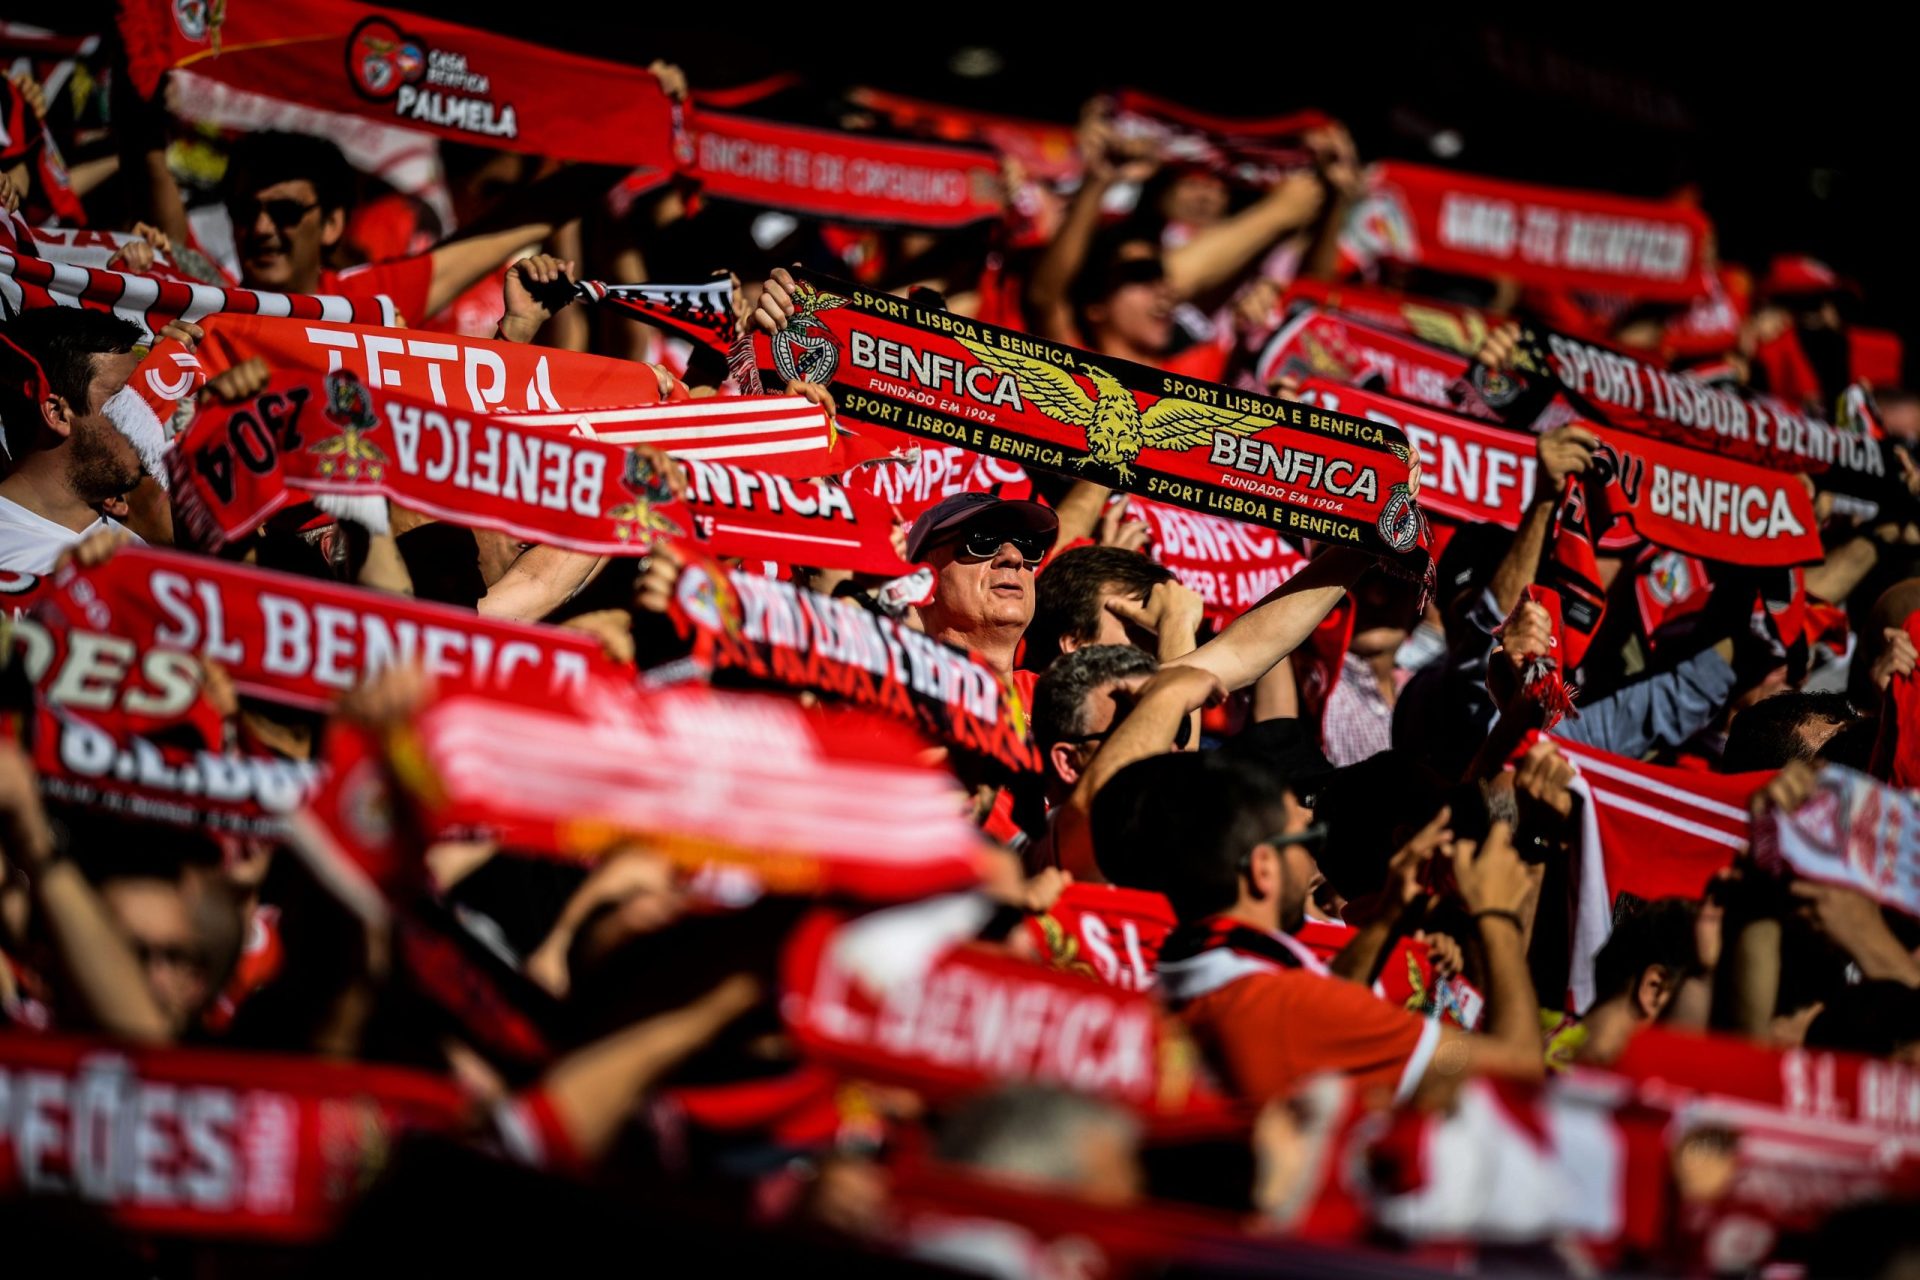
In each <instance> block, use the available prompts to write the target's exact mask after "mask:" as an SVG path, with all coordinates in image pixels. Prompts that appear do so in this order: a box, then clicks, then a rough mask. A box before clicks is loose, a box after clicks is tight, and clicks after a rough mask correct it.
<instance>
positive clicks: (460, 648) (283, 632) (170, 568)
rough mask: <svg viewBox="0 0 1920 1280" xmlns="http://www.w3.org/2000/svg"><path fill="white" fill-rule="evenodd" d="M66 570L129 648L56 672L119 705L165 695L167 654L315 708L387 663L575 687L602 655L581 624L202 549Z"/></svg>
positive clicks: (604, 665) (487, 682)
mask: <svg viewBox="0 0 1920 1280" xmlns="http://www.w3.org/2000/svg"><path fill="white" fill-rule="evenodd" d="M77 578H78V579H79V580H80V581H83V582H85V583H86V584H87V587H86V590H87V591H88V593H89V598H90V600H91V601H97V602H98V606H99V608H100V609H101V610H104V612H102V613H99V614H97V615H96V616H97V617H98V618H99V620H100V626H99V629H100V630H101V631H102V632H104V633H106V634H109V635H112V636H116V637H119V638H121V639H124V640H127V641H131V642H132V646H133V647H132V652H131V654H130V655H128V658H129V659H130V660H126V661H123V660H122V659H121V657H120V655H117V654H107V653H97V654H90V656H89V657H88V659H87V662H86V663H85V664H84V667H83V669H82V670H79V671H76V672H74V673H71V674H69V675H66V676H64V677H61V678H62V679H63V680H64V681H65V682H66V683H68V684H71V685H73V686H74V687H84V688H86V689H88V690H89V691H90V692H91V693H92V695H93V696H94V697H96V698H98V699H111V701H112V703H113V704H114V705H116V706H119V707H125V706H126V705H127V704H129V703H131V704H133V705H135V706H156V705H164V704H165V699H166V698H167V697H168V696H169V690H170V689H172V687H173V684H174V682H175V681H177V680H178V679H179V675H178V673H177V672H176V670H175V664H174V662H173V658H174V657H175V656H176V655H177V654H179V653H190V654H194V655H197V656H199V657H201V658H204V659H206V660H207V661H209V662H214V663H217V664H219V666H220V668H221V669H222V670H223V671H225V672H226V674H227V675H228V676H229V677H230V678H231V679H232V680H233V683H234V687H235V688H236V689H237V690H238V691H239V692H240V693H242V694H248V695H251V696H253V697H258V698H265V699H268V700H269V701H273V702H284V703H287V704H289V705H292V706H298V707H306V708H310V709H313V710H325V709H327V708H329V707H331V706H332V705H333V703H334V702H335V700H337V699H338V698H339V697H340V695H341V694H343V693H346V692H348V691H349V690H351V689H355V688H358V687H359V686H360V685H361V684H363V683H365V681H366V680H367V679H368V678H369V677H371V676H373V675H375V674H377V673H378V672H380V671H382V670H384V669H386V668H387V667H390V666H395V665H403V666H404V665H418V666H420V667H421V668H423V669H424V670H425V671H427V673H428V674H430V675H433V676H435V677H437V678H440V679H448V680H457V681H460V682H462V683H469V684H473V685H475V686H477V687H479V688H482V689H487V688H509V687H519V688H525V689H527V690H529V691H531V692H533V693H535V694H539V695H544V696H549V697H558V696H563V695H565V694H567V693H568V692H570V691H576V690H579V689H581V688H584V687H585V685H586V683H587V679H588V676H589V674H590V673H594V672H602V671H610V670H611V666H612V664H611V663H610V662H609V661H608V660H607V659H606V658H604V657H603V656H602V655H601V652H600V647H599V645H598V644H597V643H595V642H594V641H593V640H592V639H591V638H589V637H588V636H587V635H586V634H585V633H584V632H579V631H573V630H569V629H566V628H562V627H539V626H526V625H522V624H520V623H514V622H501V621H497V620H495V619H492V618H485V617H481V616H480V615H478V614H475V613H471V612H469V611H467V610H464V609H455V608H452V607H450V606H447V605H438V604H431V603H428V602H426V601H422V600H415V599H413V598H411V597H409V596H399V595H393V594H390V593H388V592H382V591H366V590H361V589H359V588H356V587H347V586H341V585H339V584H337V583H334V582H329V581H323V580H320V579H317V578H303V577H296V576H294V575H293V574H287V573H273V572H270V571H268V570H265V569H256V568H253V567H252V566H250V565H245V564H234V563H232V562H229V561H225V560H216V559H213V558H211V557H208V556H190V555H182V554H179V553H177V552H172V551H162V550H157V549H150V548H147V547H129V548H127V549H126V550H123V551H120V552H118V553H117V554H115V555H114V557H113V558H112V559H110V560H108V561H107V562H106V563H105V564H102V565H99V566H96V567H94V568H91V569H85V570H82V571H80V572H79V573H78V575H77ZM28 644H29V652H28V654H27V657H26V662H27V666H28V670H29V672H31V671H32V670H33V669H34V665H35V660H34V654H33V647H32V646H33V642H32V641H31V639H29V641H28ZM70 660H71V659H70Z"/></svg>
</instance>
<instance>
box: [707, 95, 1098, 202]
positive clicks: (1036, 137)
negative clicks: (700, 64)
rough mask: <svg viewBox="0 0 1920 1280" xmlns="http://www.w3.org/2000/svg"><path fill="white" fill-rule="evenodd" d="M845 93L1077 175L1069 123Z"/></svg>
mask: <svg viewBox="0 0 1920 1280" xmlns="http://www.w3.org/2000/svg"><path fill="white" fill-rule="evenodd" d="M700 96H701V100H702V101H705V100H706V99H707V98H709V97H710V96H711V95H710V94H707V93H705V92H702V94H701V95H700ZM847 98H848V100H849V101H851V102H853V103H855V104H856V105H858V106H862V107H865V108H866V109H867V110H869V111H872V112H876V113H877V114H879V115H882V116H885V117H886V119H887V121H888V122H889V123H890V124H892V125H893V126H894V127H895V128H896V129H903V130H910V131H912V132H915V133H924V134H927V135H929V136H931V137H935V138H939V139H940V140H941V141H943V142H961V143H966V142H972V143H982V144H985V145H986V146H989V147H992V148H993V149H994V150H995V151H997V152H999V153H1000V154H1001V155H1003V156H1005V157H1007V158H1008V159H1009V160H1013V161H1016V162H1017V163H1018V164H1019V165H1020V167H1021V169H1023V170H1024V171H1025V172H1026V176H1027V177H1029V178H1034V179H1038V180H1040V181H1042V182H1073V181H1077V180H1078V179H1079V177H1080V170H1081V162H1080V143H1079V140H1078V139H1077V138H1076V137H1075V131H1074V127H1073V126H1072V125H1070V124H1055V123H1053V122H1052V121H1045V120H1018V119H1015V118H1014V117H1012V116H1002V115H995V114H993V113H992V112H988V111H969V110H967V109H965V108H963V107H950V106H947V105H946V104H945V103H940V102H923V101H921V100H920V99H918V98H909V97H905V96H903V95H901V94H898V93H887V92H885V91H883V90H880V89H867V88H860V89H855V90H853V91H852V92H850V93H848V95H847ZM716 105H717V104H716Z"/></svg>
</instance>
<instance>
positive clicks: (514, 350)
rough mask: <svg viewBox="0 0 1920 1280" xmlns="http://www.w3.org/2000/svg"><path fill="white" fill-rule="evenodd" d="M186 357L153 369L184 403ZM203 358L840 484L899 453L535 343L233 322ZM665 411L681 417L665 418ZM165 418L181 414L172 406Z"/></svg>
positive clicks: (806, 414)
mask: <svg viewBox="0 0 1920 1280" xmlns="http://www.w3.org/2000/svg"><path fill="white" fill-rule="evenodd" d="M177 350H178V348H177V347H176V346H175V345H174V344H172V343H162V344H160V346H158V347H156V348H155V351H154V355H153V356H150V357H149V358H148V364H149V365H152V366H156V367H159V368H160V372H161V374H164V375H165V377H166V379H168V380H169V381H168V385H169V389H171V388H172V387H179V388H181V390H177V391H173V392H172V396H173V398H175V399H177V398H178V397H179V396H180V395H182V394H185V389H186V383H184V382H183V381H182V380H181V379H180V378H179V377H178V376H177V374H175V373H174V371H173V370H172V369H171V367H170V366H163V365H162V364H161V359H162V357H163V355H165V354H166V353H169V352H176V351H177ZM200 354H201V355H202V356H203V357H205V365H206V372H207V375H208V376H209V377H212V376H215V375H218V374H219V373H221V372H222V371H224V370H226V369H229V368H231V367H233V366H234V365H236V364H239V363H241V362H242V361H244V360H246V359H248V358H250V357H253V356H260V357H262V358H264V359H265V360H266V361H267V363H268V364H270V365H271V366H272V367H273V368H275V369H276V370H278V369H286V370H290V371H305V372H308V373H314V374H320V373H329V372H332V371H333V370H335V369H340V368H345V369H348V370H350V371H352V372H354V373H357V374H359V375H360V376H361V379H362V380H363V381H364V382H365V383H366V384H367V385H368V386H369V387H374V388H381V387H385V388H390V389H392V390H395V391H398V392H400V393H401V394H403V395H409V396H413V397H416V398H417V399H421V400H430V401H432V402H433V403H435V404H437V405H441V406H443V407H445V408H449V409H456V410H461V411H464V412H471V413H483V414H490V415H495V416H501V417H505V418H507V419H508V420H509V421H511V422H514V423H516V424H518V425H521V426H527V427H539V428H541V429H543V430H544V431H546V432H548V433H550V434H559V435H583V434H591V435H593V436H594V437H596V438H597V439H600V440H602V441H605V442H607V443H609V444H651V445H653V446H655V447H656V448H659V449H664V450H666V451H667V452H669V453H672V454H674V455H675V456H676V457H681V458H704V459H707V460H709V461H722V462H739V463H742V464H743V465H746V466H750V467H754V468H756V469H758V470H762V471H775V472H778V473H779V474H781V475H783V476H788V477H812V476H823V475H831V474H834V473H835V472H838V471H843V470H845V469H847V468H848V467H850V466H854V465H856V464H858V463H861V462H865V461H868V460H870V459H874V458H879V457H885V456H887V455H888V454H889V453H890V452H891V451H892V449H893V448H894V447H895V446H896V444H897V441H894V440H891V439H889V440H887V441H879V440H874V439H869V438H866V437H863V436H861V435H859V434H856V433H854V432H849V431H842V430H840V429H839V428H838V427H837V426H836V425H835V424H834V422H833V420H832V419H830V418H829V417H828V416H827V414H826V412H825V410H823V409H821V408H818V407H817V406H814V405H811V404H809V403H808V402H807V401H805V400H803V399H801V398H799V397H797V396H785V395H776V396H768V397H755V398H742V397H733V396H718V397H712V398H705V399H700V400H693V399H690V398H689V395H688V392H687V389H686V388H685V387H684V386H682V385H681V384H680V383H679V381H678V380H676V379H673V378H672V377H671V375H668V380H669V385H668V388H667V391H666V393H665V394H664V395H663V394H662V393H661V389H660V376H659V375H658V374H657V373H656V371H655V368H654V366H652V365H647V364H639V363H635V362H634V361H631V360H615V359H611V358H609V357H606V356H594V355H587V354H584V353H581V352H575V351H562V350H558V349H556V348H553V347H536V346H529V345H527V344H524V343H514V342H495V341H490V340H487V339H482V338H462V337H457V336H455V335H452V334H440V333H435V334H431V335H422V334H420V333H419V332H417V331H415V330H408V329H398V330H395V329H377V328H371V327H361V326H352V325H323V324H298V323H288V322H285V321H277V320H253V319H241V318H238V317H231V316H227V317H221V318H220V319H219V320H216V321H214V322H213V323H211V324H209V325H208V326H207V340H206V342H205V343H204V344H203V345H202V347H201V352H200ZM153 376H155V377H159V376H160V374H156V375H153ZM138 382H139V380H138V379H136V383H138ZM142 389H143V394H144V388H142ZM148 398H151V397H148ZM663 400H664V401H667V402H670V403H671V404H672V405H673V406H674V410H673V412H671V413H661V412H660V411H659V406H660V404H661V402H662V401H663ZM156 411H157V412H159V413H161V414H162V415H163V416H164V414H165V413H167V412H170V410H168V409H167V408H166V407H165V406H164V405H163V404H162V405H156Z"/></svg>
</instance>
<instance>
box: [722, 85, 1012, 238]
mask: <svg viewBox="0 0 1920 1280" xmlns="http://www.w3.org/2000/svg"><path fill="white" fill-rule="evenodd" d="M693 135H694V152H693V154H694V162H693V165H692V167H691V170H690V171H691V172H692V173H693V175H694V176H696V177H697V178H699V180H700V186H701V189H702V190H703V191H705V192H706V194H708V195H710V196H713V197H715V198H716V199H722V200H737V201H740V202H742V203H744V204H749V205H753V206H756V207H760V208H774V209H786V210H788V211H789V212H792V213H799V214H808V215H811V216H813V217H820V218H833V219H835V220H838V221H847V222H879V223H886V224H889V225H894V226H907V227H926V228H929V229H936V230H946V229H951V228H954V227H964V226H967V225H969V224H971V223H975V222H982V221H986V220H989V219H994V218H998V217H999V216H1000V214H1001V210H1002V208H1003V205H1004V195H1003V192H1002V188H1001V179H1000V161H999V158H998V157H997V156H995V155H994V154H993V152H991V151H988V150H985V149H984V148H975V147H958V146H952V145H949V144H945V143H933V142H907V141H901V140H899V139H894V138H881V137H876V136H874V135H872V134H861V133H848V132H845V131H842V130H828V129H808V128H804V127H802V126H800V125H791V124H780V123H776V122H774V121H771V120H754V119H750V118H748V117H746V116H738V115H732V114H727V113H722V112H718V111H702V112H701V113H700V114H699V115H698V116H696V117H695V119H694V129H693Z"/></svg>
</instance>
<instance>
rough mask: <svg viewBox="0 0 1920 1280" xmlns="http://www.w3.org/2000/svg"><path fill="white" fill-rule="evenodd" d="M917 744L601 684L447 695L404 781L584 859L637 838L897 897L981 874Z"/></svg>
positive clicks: (779, 875)
mask: <svg viewBox="0 0 1920 1280" xmlns="http://www.w3.org/2000/svg"><path fill="white" fill-rule="evenodd" d="M925 748H926V743H925V741H924V740H923V739H921V738H920V737H919V736H918V735H917V734H915V733H913V732H912V731H911V730H910V729H908V728H906V727H905V726H903V725H900V724H897V723H895V722H893V721H891V720H887V719H885V718H883V717H879V716H874V715H870V714H866V713H862V712H852V711H834V712H820V711H810V710H808V709H807V708H804V707H801V706H799V705H797V704H796V703H794V702H793V701H792V700H791V699H787V698H774V697H765V696H756V695H750V694H739V693H718V692H714V691H712V690H707V689H697V688H682V689H669V690H664V691H652V692H643V691H640V690H636V689H634V688H632V687H631V686H627V685H619V684H612V683H605V682H601V683H598V684H596V686H595V687H593V688H592V689H590V690H589V692H588V694H587V695H585V696H583V697H582V698H580V699H578V700H576V701H575V702H573V703H570V704H564V705H559V706H555V705H553V704H551V703H550V702H541V703H537V704H536V703H534V702H530V701H525V700H522V699H519V698H515V699H513V700H509V699H506V698H486V697H481V696H479V695H477V694H473V693H468V692H463V691H453V692H449V693H447V694H444V695H443V696H442V697H440V698H439V699H438V700H437V701H436V702H434V703H433V704H432V705H430V706H429V707H427V708H426V709H425V710H424V711H422V712H421V713H420V715H419V716H418V717H417V718H416V720H415V722H414V726H413V732H412V743H411V745H410V746H409V747H408V749H407V759H408V760H409V761H411V762H412V763H411V765H410V767H408V768H405V769H403V770H402V771H401V776H402V777H403V779H404V780H405V781H406V784H407V786H408V787H409V790H410V791H411V794H412V798H413V802H414V803H415V805H416V806H417V807H418V809H419V812H420V814H421V818H422V826H423V828H424V829H425V830H427V831H429V832H442V831H450V830H461V831H467V832H474V833H484V834H485V836H486V838H490V839H496V840H498V841H499V842H500V843H502V844H505V845H509V846H511V847H513V848H515V849H517V850H522V851H525V852H528V853H539V854H548V855H553V856H557V857H562V858H569V859H578V860H586V861H591V860H593V859H597V858H599V857H600V856H602V855H603V854H605V853H607V852H608V851H609V850H612V849H614V848H617V847H619V846H620V845H621V844H623V843H626V842H630V841H634V840H640V841H644V842H645V844H646V847H647V849H648V850H649V851H650V852H654V853H657V854H659V855H661V856H662V857H666V858H669V859H671V860H672V861H674V862H676V863H678V864H680V865H682V866H685V867H688V868H695V869H703V870H707V871H709V872H718V873H724V874H727V875H731V876H734V877H737V878H738V879H740V880H742V881H744V882H745V883H746V884H747V885H750V886H752V887H753V889H754V891H756V892H767V893H784V894H832V895H845V896H850V897H855V898H860V899H865V900H868V901H879V902H896V901H901V900H910V899H914V898H920V897H925V896H928V895H930V894H936V893H946V892H950V891H954V890H960V889H966V888H970V887H972V886H973V885H974V884H975V883H976V882H977V881H978V879H979V862H978V854H979V850H980V843H979V841H980V837H979V833H978V832H977V831H975V830H974V828H973V827H972V825H971V824H969V823H968V822H967V821H966V817H965V815H964V813H963V812H962V808H961V805H960V804H959V802H958V801H959V793H958V791H957V789H956V787H955V785H954V782H953V778H952V776H951V775H950V774H948V773H947V772H946V771H945V770H942V769H939V768H936V767H932V766H929V765H924V764H920V763H917V757H919V756H920V755H921V754H922V753H923V752H924V750H925Z"/></svg>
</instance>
